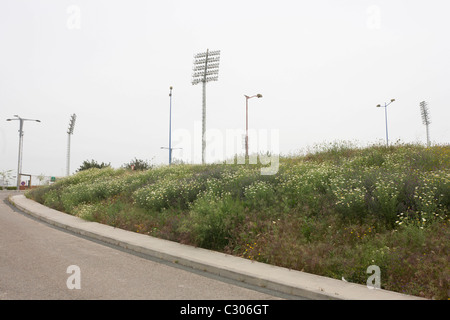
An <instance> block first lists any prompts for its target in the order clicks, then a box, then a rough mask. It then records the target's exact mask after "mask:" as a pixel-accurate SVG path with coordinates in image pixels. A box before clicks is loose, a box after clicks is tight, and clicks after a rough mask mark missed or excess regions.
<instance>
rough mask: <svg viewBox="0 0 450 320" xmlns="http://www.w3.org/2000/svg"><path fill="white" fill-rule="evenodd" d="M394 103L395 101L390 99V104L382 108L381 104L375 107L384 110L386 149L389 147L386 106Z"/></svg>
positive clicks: (386, 104)
mask: <svg viewBox="0 0 450 320" xmlns="http://www.w3.org/2000/svg"><path fill="white" fill-rule="evenodd" d="M394 101H395V99H391V102H389V103H385V104H384V106H382V105H381V104H379V105H377V108H384V117H385V120H386V147H389V137H388V124H387V107H388V105H390V104H391V103H393V102H394Z"/></svg>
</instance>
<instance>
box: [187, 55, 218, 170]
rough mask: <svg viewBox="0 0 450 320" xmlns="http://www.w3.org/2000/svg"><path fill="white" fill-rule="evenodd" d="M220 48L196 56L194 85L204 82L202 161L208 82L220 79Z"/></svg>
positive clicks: (203, 160) (193, 75)
mask: <svg viewBox="0 0 450 320" xmlns="http://www.w3.org/2000/svg"><path fill="white" fill-rule="evenodd" d="M219 62H220V50H217V51H209V49H207V50H206V52H202V53H199V54H196V55H195V56H194V67H193V71H194V73H193V74H192V85H196V84H199V83H200V82H201V83H202V84H203V99H202V105H203V109H202V163H203V164H205V161H206V160H205V157H206V151H205V150H206V83H207V82H210V81H217V80H218V79H219Z"/></svg>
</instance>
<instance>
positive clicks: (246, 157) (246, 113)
mask: <svg viewBox="0 0 450 320" xmlns="http://www.w3.org/2000/svg"><path fill="white" fill-rule="evenodd" d="M244 96H245V159H248V100H249V99H251V98H262V94H259V93H258V94H256V95H254V96H251V97H249V96H246V95H244Z"/></svg>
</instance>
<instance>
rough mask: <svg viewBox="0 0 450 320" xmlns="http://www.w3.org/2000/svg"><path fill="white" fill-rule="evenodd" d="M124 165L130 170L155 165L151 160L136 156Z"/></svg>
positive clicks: (143, 168)
mask: <svg viewBox="0 0 450 320" xmlns="http://www.w3.org/2000/svg"><path fill="white" fill-rule="evenodd" d="M122 167H123V168H125V169H130V170H148V169H151V168H152V167H153V166H152V165H151V164H150V162H149V161H145V160H141V159H137V158H134V159H133V160H131V161H130V162H129V163H124V164H123V166H122Z"/></svg>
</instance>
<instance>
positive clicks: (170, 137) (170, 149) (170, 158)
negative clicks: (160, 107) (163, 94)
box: [169, 87, 172, 165]
mask: <svg viewBox="0 0 450 320" xmlns="http://www.w3.org/2000/svg"><path fill="white" fill-rule="evenodd" d="M169 97H170V111H169V165H171V164H172V87H170V93H169Z"/></svg>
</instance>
